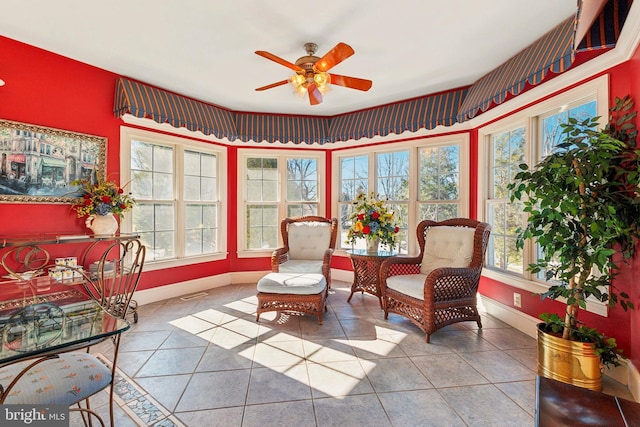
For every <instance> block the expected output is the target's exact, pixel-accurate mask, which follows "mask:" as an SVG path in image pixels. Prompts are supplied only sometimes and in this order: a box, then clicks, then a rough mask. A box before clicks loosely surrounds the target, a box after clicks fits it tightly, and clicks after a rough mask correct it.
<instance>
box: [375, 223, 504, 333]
mask: <svg viewBox="0 0 640 427" xmlns="http://www.w3.org/2000/svg"><path fill="white" fill-rule="evenodd" d="M490 232H491V226H490V225H489V224H486V223H484V222H479V221H475V220H472V219H466V218H456V219H449V220H446V221H441V222H435V221H429V220H425V221H422V222H421V223H420V224H418V228H417V236H418V243H419V246H420V254H419V255H418V256H416V257H391V258H388V259H386V260H384V262H383V263H382V266H381V269H380V279H381V288H382V289H381V290H382V303H383V308H384V318H385V319H387V318H388V316H389V313H396V314H399V315H401V316H404V317H406V318H408V319H409V320H411V321H412V322H413V323H415V324H416V325H417V326H418V327H419V328H420V329H422V330H423V331H424V332H425V333H426V334H427V338H426V341H427V342H429V338H430V336H431V334H433V333H434V332H435V331H436V330H438V329H440V328H442V327H444V326H447V325H450V324H452V323H456V322H464V321H471V320H473V321H476V322H477V324H478V327H479V328H482V322H481V320H480V315H479V313H478V309H477V308H476V294H477V291H478V283H479V281H480V273H481V272H482V267H483V265H484V254H485V252H486V249H487V243H488V240H489V234H490Z"/></svg>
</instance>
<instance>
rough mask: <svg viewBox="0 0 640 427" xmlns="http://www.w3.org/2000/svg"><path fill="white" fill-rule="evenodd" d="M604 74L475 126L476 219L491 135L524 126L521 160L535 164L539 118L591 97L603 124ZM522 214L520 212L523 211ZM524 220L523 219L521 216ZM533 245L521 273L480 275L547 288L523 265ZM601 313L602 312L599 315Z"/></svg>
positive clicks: (483, 213)
mask: <svg viewBox="0 0 640 427" xmlns="http://www.w3.org/2000/svg"><path fill="white" fill-rule="evenodd" d="M608 87H609V85H608V77H607V76H606V75H604V76H601V77H598V78H596V79H593V80H591V81H589V82H586V83H584V84H582V85H579V86H577V87H574V88H572V89H569V90H567V91H565V92H562V93H560V94H557V95H555V96H552V97H549V98H547V99H545V100H543V101H542V102H539V103H536V104H534V105H530V106H529V107H526V108H524V109H522V110H520V111H518V112H516V113H514V114H511V115H509V116H506V117H504V118H501V119H499V120H497V121H494V122H492V123H491V124H489V125H486V126H482V127H480V128H478V165H477V170H478V174H479V176H478V179H477V194H478V197H477V212H478V219H479V220H481V221H487V220H488V201H489V195H490V192H491V191H490V190H491V182H490V178H489V173H490V170H491V161H492V157H491V148H492V146H491V136H492V135H495V134H499V133H501V132H505V131H509V130H513V129H516V128H517V127H520V126H522V125H523V124H524V126H525V138H526V143H525V161H526V162H527V164H528V165H529V166H530V167H531V166H533V165H535V164H536V163H537V162H538V160H539V159H540V156H541V150H542V142H541V141H540V138H541V136H540V134H541V132H540V126H541V124H540V118H541V117H545V116H548V115H549V114H550V113H552V112H553V111H559V110H560V109H562V108H566V107H568V106H569V105H575V104H577V103H580V102H581V101H588V100H595V101H596V111H597V113H596V114H597V115H598V116H600V125H603V124H604V123H606V120H607V117H608V113H609V111H608V108H609V90H608ZM523 215H524V213H523ZM524 221H526V218H525V219H524ZM535 253H536V244H535V242H533V241H531V240H528V241H526V242H525V245H524V248H523V265H524V270H525V271H524V274H522V275H519V274H516V273H508V272H504V271H499V270H497V269H493V268H490V267H487V266H485V268H484V269H483V271H482V275H483V276H486V277H488V278H491V279H494V280H496V281H499V282H502V283H505V284H507V285H509V286H513V287H514V288H517V289H522V290H524V291H528V292H532V293H542V292H545V291H546V290H547V289H548V288H549V286H550V285H549V284H548V283H547V282H545V281H544V280H543V279H540V278H537V277H535V275H534V274H532V273H530V272H529V271H526V268H527V266H528V265H529V264H530V263H532V262H534V261H535V256H536V255H535ZM590 306H591V309H590V310H589V311H593V312H596V313H599V314H602V315H606V306H605V305H603V304H602V303H599V302H597V301H595V303H594V304H590ZM603 313H604V314H603Z"/></svg>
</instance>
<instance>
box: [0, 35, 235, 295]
mask: <svg viewBox="0 0 640 427" xmlns="http://www.w3.org/2000/svg"><path fill="white" fill-rule="evenodd" d="M0 52H1V53H2V58H4V60H3V61H2V64H0V78H1V79H2V80H4V81H5V82H6V85H5V86H2V87H0V118H1V119H4V120H11V121H17V122H24V123H29V124H35V125H40V126H46V127H52V128H58V129H64V130H67V131H72V132H80V133H86V134H90V135H97V136H102V137H106V138H107V140H108V142H107V175H108V176H109V177H110V178H111V179H115V180H118V181H119V179H120V177H119V176H118V172H119V169H120V157H119V153H120V125H121V124H122V121H121V120H120V119H116V118H115V117H114V115H113V97H114V92H115V81H116V78H117V77H119V76H118V75H116V74H114V73H111V72H109V71H105V70H102V69H99V68H96V67H92V66H89V65H86V64H83V63H80V62H77V61H73V60H70V59H68V58H65V57H62V56H59V55H55V54H52V53H50V52H47V51H44V50H42V49H38V48H35V47H33V46H29V45H26V44H24V43H20V42H16V41H14V40H11V39H8V38H5V37H2V36H0ZM232 158H233V157H232ZM230 172H232V170H230ZM230 176H231V177H233V181H232V182H230V185H235V176H236V175H235V174H233V175H230ZM232 188H233V187H232ZM229 194H233V192H232V191H229ZM231 206H234V207H235V204H232V205H231ZM233 209H234V212H235V208H233ZM234 217H235V216H234ZM231 222H232V221H231ZM85 230H86V228H85V226H84V219H78V218H77V217H76V215H75V213H74V212H72V211H71V210H70V205H68V204H32V203H29V204H0V235H7V234H15V233H45V232H47V233H48V232H72V233H83V232H85ZM232 241H235V239H232ZM57 250H58V249H54V251H57ZM60 250H75V249H70V248H65V249H60ZM228 271H229V262H228V261H219V262H211V263H203V264H199V265H197V266H189V267H178V268H173V269H170V270H162V271H150V272H146V273H144V275H143V278H142V280H141V283H140V289H146V288H151V287H155V286H161V285H165V284H169V283H174V282H179V281H185V280H190V279H196V278H199V277H207V276H210V275H213V274H220V273H225V272H228Z"/></svg>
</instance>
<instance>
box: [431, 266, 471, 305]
mask: <svg viewBox="0 0 640 427" xmlns="http://www.w3.org/2000/svg"><path fill="white" fill-rule="evenodd" d="M481 271H482V270H481V269H477V268H466V267H464V268H453V267H441V268H436V269H435V270H433V271H432V272H431V273H429V275H428V276H427V279H426V280H425V283H424V285H425V286H424V298H425V301H435V302H438V301H446V300H452V299H459V298H469V297H472V296H473V295H475V293H476V292H477V291H478V284H479V281H480V273H481Z"/></svg>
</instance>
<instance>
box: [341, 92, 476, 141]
mask: <svg viewBox="0 0 640 427" xmlns="http://www.w3.org/2000/svg"><path fill="white" fill-rule="evenodd" d="M466 93H467V89H458V90H452V91H450V92H444V93H440V94H435V95H428V96H423V97H420V98H415V99H410V100H407V101H402V102H396V103H393V104H388V105H383V106H380V107H376V108H371V109H367V110H362V111H356V112H353V113H347V114H341V115H339V116H335V117H334V118H333V119H332V120H331V127H330V129H329V135H330V139H331V140H333V141H347V140H349V139H360V138H372V137H374V136H376V135H380V136H386V135H389V134H390V133H395V134H401V133H403V132H405V131H410V132H416V131H418V130H420V129H433V128H435V127H436V126H439V125H442V126H451V125H453V124H454V123H456V114H457V112H458V109H459V108H460V104H462V100H463V99H464V97H465V95H466Z"/></svg>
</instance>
